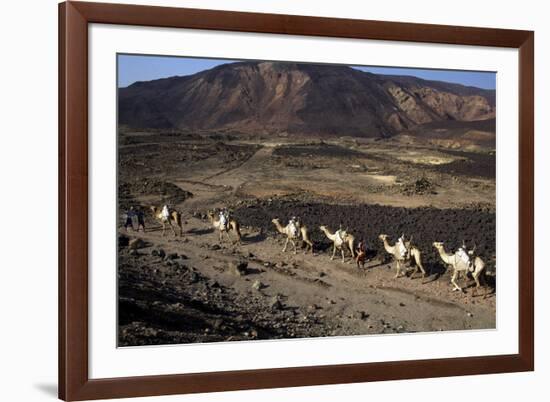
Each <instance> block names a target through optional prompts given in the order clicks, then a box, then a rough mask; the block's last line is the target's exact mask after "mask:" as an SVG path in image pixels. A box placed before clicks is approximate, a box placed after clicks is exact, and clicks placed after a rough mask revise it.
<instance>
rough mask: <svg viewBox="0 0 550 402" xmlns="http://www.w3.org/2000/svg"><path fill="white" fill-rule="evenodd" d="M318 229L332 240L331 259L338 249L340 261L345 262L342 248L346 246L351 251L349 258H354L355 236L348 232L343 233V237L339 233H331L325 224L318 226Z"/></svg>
mask: <svg viewBox="0 0 550 402" xmlns="http://www.w3.org/2000/svg"><path fill="white" fill-rule="evenodd" d="M319 229H321V231H322V232H323V233H324V234H325V236H327V238H328V239H329V240H331V241H332V256H331V257H330V259H331V260H334V256H335V255H336V249H338V250H340V252H341V253H342V262H344V263H345V262H346V258H345V255H344V248H346V247H347V248H348V249H349V251H350V253H351V258H355V252H354V250H355V245H354V243H355V237H354V236H353V235H351V234H349V233H345V234H344V236H343V238H342V236H340V235H339V234H336V233H331V231H330V230H329V229H328V228H327V227H326V226H324V225H323V226H320V227H319Z"/></svg>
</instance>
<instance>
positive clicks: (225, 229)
mask: <svg viewBox="0 0 550 402" xmlns="http://www.w3.org/2000/svg"><path fill="white" fill-rule="evenodd" d="M206 215H208V219H210V223H212V226H214V229H216V230H218V231H219V234H220V243H221V242H222V241H223V238H222V235H223V234H224V233H225V235H226V236H227V239H228V240H229V241H230V242H231V243H233V240H231V236H229V231H230V230H232V231H233V232H235V234H236V235H237V243H239V244H240V243H241V238H242V236H241V227H240V225H239V223H238V222H237V221H236V220H235V219H229V221H228V222H227V223H226V224H225V225H222V222H221V220H220V217H219V216H216V215H214V212H212V211H208V213H207V214H206Z"/></svg>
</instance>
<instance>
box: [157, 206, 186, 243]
mask: <svg viewBox="0 0 550 402" xmlns="http://www.w3.org/2000/svg"><path fill="white" fill-rule="evenodd" d="M149 208H150V209H151V212H152V214H153V217H154V218H155V219H156V220H157V221H159V222H160V223H161V224H162V236H164V232H165V230H166V225H167V224H168V225H169V226H170V228H171V229H172V232H174V236H176V237H177V236H178V234H177V232H176V229H175V228H174V226H177V227H179V235H180V237H181V236H183V224H182V219H181V213H180V212H178V211H175V210H171V211H168V213H165V212H163V209H164V208H168V207H166V206H165V207H164V208H159V207H156V206H151V207H149Z"/></svg>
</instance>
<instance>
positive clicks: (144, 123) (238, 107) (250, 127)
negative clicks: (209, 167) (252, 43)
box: [119, 61, 495, 137]
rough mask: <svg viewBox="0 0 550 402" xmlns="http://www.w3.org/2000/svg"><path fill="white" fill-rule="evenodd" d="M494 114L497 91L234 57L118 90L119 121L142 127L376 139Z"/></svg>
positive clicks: (491, 116)
mask: <svg viewBox="0 0 550 402" xmlns="http://www.w3.org/2000/svg"><path fill="white" fill-rule="evenodd" d="M494 116H495V104H494V91H488V90H482V89H478V88H473V87H465V86H462V85H458V84H450V83H445V82H438V81H426V80H422V79H419V78H415V77H400V76H385V75H377V74H372V73H366V72H362V71H360V70H356V69H353V68H351V67H347V66H339V65H328V64H305V63H286V62H285V63H283V62H268V61H262V62H248V61H247V62H237V63H229V64H223V65H220V66H217V67H215V68H213V69H210V70H206V71H202V72H199V73H196V74H194V75H190V76H179V77H171V78H164V79H159V80H154V81H149V82H139V83H135V84H133V85H130V86H129V87H127V88H121V89H119V123H121V124H126V125H129V126H133V127H140V128H178V129H189V130H194V129H201V130H220V129H231V130H232V131H235V132H243V133H280V132H288V133H295V134H316V135H352V136H362V137H379V136H388V135H392V134H396V133H398V132H400V131H403V130H407V129H411V128H414V127H416V126H417V125H420V124H426V123H431V122H441V121H474V120H484V119H489V118H494Z"/></svg>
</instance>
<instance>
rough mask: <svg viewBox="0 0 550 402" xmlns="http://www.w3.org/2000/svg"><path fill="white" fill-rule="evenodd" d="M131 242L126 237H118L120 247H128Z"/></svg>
mask: <svg viewBox="0 0 550 402" xmlns="http://www.w3.org/2000/svg"><path fill="white" fill-rule="evenodd" d="M129 242H130V238H129V237H128V236H126V235H123V234H121V235H119V236H118V246H119V247H128V243H129Z"/></svg>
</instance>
